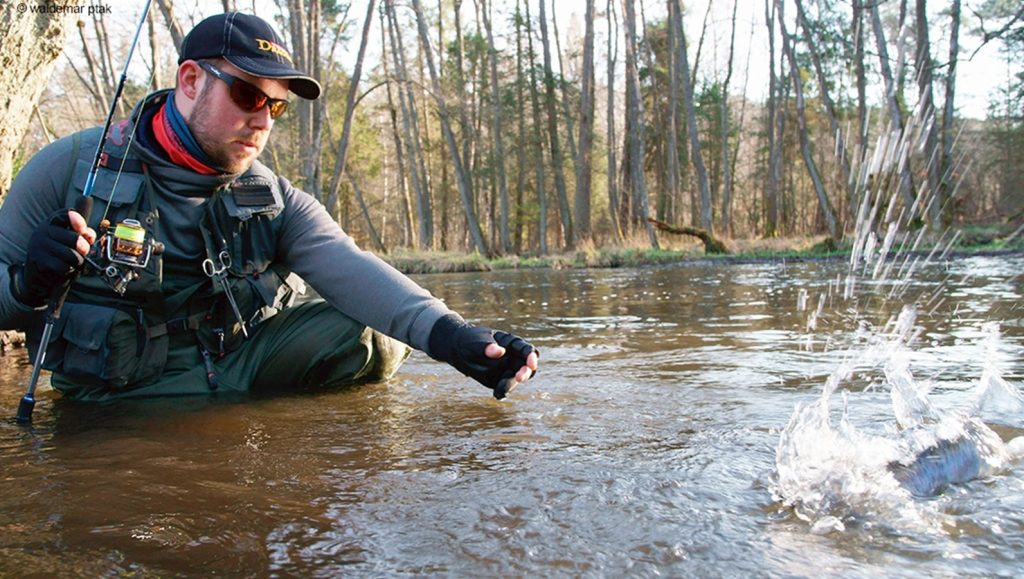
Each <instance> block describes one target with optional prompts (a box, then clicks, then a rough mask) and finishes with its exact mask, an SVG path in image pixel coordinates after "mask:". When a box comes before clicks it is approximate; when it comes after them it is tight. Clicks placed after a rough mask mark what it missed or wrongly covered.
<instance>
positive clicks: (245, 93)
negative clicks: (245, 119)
mask: <svg viewBox="0 0 1024 579" xmlns="http://www.w3.org/2000/svg"><path fill="white" fill-rule="evenodd" d="M231 100H233V101H235V104H236V105H238V106H239V107H240V108H241V109H242V110H243V111H246V112H249V113H254V112H256V111H258V110H260V109H262V108H263V107H264V106H265V105H266V104H267V95H265V94H263V93H262V92H261V91H260V89H258V88H256V87H254V86H252V85H251V84H249V83H247V82H245V81H244V80H236V81H235V82H234V83H232V84H231Z"/></svg>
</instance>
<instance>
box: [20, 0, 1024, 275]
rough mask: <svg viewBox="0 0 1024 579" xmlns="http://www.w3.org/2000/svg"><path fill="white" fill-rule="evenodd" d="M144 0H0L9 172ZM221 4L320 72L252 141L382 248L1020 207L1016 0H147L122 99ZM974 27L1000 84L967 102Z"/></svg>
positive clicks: (1023, 23)
mask: <svg viewBox="0 0 1024 579" xmlns="http://www.w3.org/2000/svg"><path fill="white" fill-rule="evenodd" d="M32 7H37V8H35V9H33V8H32ZM141 9H142V2H141V1H133V2H118V3H110V4H103V3H102V2H95V1H93V2H86V1H78V2H76V1H73V0H63V1H61V0H54V1H51V2H47V3H35V2H29V3H25V2H11V1H8V0H4V2H3V4H2V17H3V21H2V25H3V27H2V28H0V59H2V61H3V64H4V67H3V71H2V73H0V89H2V91H0V94H4V95H5V97H6V98H5V99H4V100H3V101H0V196H2V194H3V193H4V192H6V190H7V188H8V187H9V184H10V179H11V177H12V176H13V175H15V174H16V173H17V171H18V169H19V168H20V167H21V165H22V164H24V162H25V161H26V160H27V159H28V158H30V157H31V155H32V154H34V152H35V151H37V150H38V149H39V148H40V147H42V146H44V145H45V144H46V143H48V142H51V141H52V140H54V139H56V138H59V137H61V136H64V135H68V134H70V133H72V132H74V131H76V130H78V129H81V128H85V127H88V126H93V125H97V124H101V123H102V121H103V119H104V117H105V115H106V112H107V110H108V109H109V107H110V102H111V98H112V95H113V94H114V89H115V86H116V84H117V81H118V78H119V76H120V74H121V68H122V66H123V62H124V58H125V56H126V54H127V52H128V46H129V44H130V41H131V37H132V34H133V32H134V30H135V26H136V24H137V19H138V18H139V16H140V13H141ZM232 9H238V10H244V11H248V12H252V13H255V14H257V15H259V16H261V17H263V18H265V19H267V20H270V21H273V22H275V23H276V24H277V26H278V27H279V30H280V31H281V33H282V36H283V37H284V38H285V40H286V42H287V43H288V44H289V47H290V49H291V51H292V55H293V57H294V59H295V62H296V64H297V65H298V67H299V68H300V69H304V70H308V71H310V72H311V73H312V75H313V76H315V77H317V78H318V79H319V80H320V82H321V84H322V85H323V86H324V89H325V91H324V95H323V97H321V98H320V99H319V100H318V101H314V102H307V101H303V100H301V99H297V98H296V99H294V100H293V106H292V108H291V109H289V111H288V113H287V114H286V115H285V116H284V117H282V118H281V119H279V120H278V121H277V123H276V127H275V131H274V134H273V136H272V137H271V142H270V144H269V145H268V147H267V150H266V151H265V152H264V154H263V156H262V157H261V160H262V161H263V162H264V163H266V164H267V165H269V166H270V167H271V168H272V169H273V170H275V171H276V172H278V173H279V174H281V175H283V176H286V177H288V178H289V179H290V180H292V181H293V182H294V183H295V184H296V185H297V186H298V187H300V188H302V189H304V190H306V191H308V192H309V193H310V194H312V195H314V196H316V197H317V198H318V199H319V200H320V201H321V202H322V203H323V204H324V205H325V206H326V207H327V208H328V210H329V211H331V212H332V213H333V214H334V215H335V217H336V219H337V220H338V222H339V223H340V224H341V225H342V226H343V227H344V228H345V229H346V230H347V231H348V232H349V233H350V234H351V235H352V236H353V237H355V238H356V240H357V241H358V242H359V243H360V244H361V245H363V246H364V247H367V248H371V249H374V250H376V251H378V252H381V253H394V252H396V251H398V252H399V253H401V252H403V251H406V250H414V251H417V252H458V253H473V254H477V255H480V256H486V257H498V256H515V258H516V259H518V258H528V257H534V258H536V257H538V256H541V257H542V256H546V255H550V254H553V253H564V252H580V251H597V250H601V249H602V248H628V247H650V248H659V247H666V246H667V247H674V248H679V247H685V246H686V245H687V244H691V245H692V244H696V243H697V242H696V240H695V239H693V238H691V237H680V236H676V235H665V234H664V233H659V230H658V229H657V227H658V225H659V224H664V225H663V227H664V226H669V227H673V228H675V230H677V231H678V230H680V229H683V230H685V231H686V232H688V233H691V234H693V235H705V238H707V236H713V237H714V238H716V239H718V240H721V241H724V242H725V245H726V246H727V247H730V248H736V247H741V248H742V247H753V246H756V244H753V245H752V244H751V243H749V242H750V241H751V240H766V239H767V240H772V239H788V240H793V239H796V240H821V239H823V238H827V239H828V240H829V244H830V246H838V247H841V246H842V245H843V243H844V240H846V239H848V238H850V237H851V236H852V235H853V233H854V228H855V227H856V224H857V223H858V222H863V221H864V215H863V213H862V212H864V211H866V210H867V209H868V208H871V209H872V210H874V211H877V212H880V213H881V214H884V216H885V218H884V219H885V220H888V221H889V222H890V224H899V225H901V226H904V227H905V228H907V229H908V230H920V231H922V232H923V233H926V234H927V237H928V238H929V239H932V240H939V239H941V238H942V235H944V233H945V232H946V231H948V230H949V229H950V228H958V229H960V230H974V231H986V232H988V233H987V234H986V235H987V238H985V239H982V240H983V241H984V240H987V239H992V238H997V239H1003V240H1009V239H1012V238H1014V237H1018V238H1019V236H1020V232H1021V227H1022V225H1021V224H1022V223H1024V179H1022V177H1024V5H1022V4H1021V3H1019V2H1018V1H1015V0H976V1H966V0H965V1H961V0H946V1H941V2H940V1H937V0H930V1H929V0H878V1H870V0H845V1H840V2H835V1H831V0H732V1H723V2H709V3H706V2H694V3H691V2H682V1H680V0H580V1H578V2H555V3H552V2H548V0H502V1H500V2H491V1H487V0H436V1H434V2H429V1H428V0H403V1H401V2H394V1H392V0H380V1H377V0H370V1H368V2H364V3H355V2H354V3H351V4H346V3H343V2H337V1H334V0H321V1H319V2H318V1H317V0H312V1H311V0H274V1H270V0H261V1H253V2H241V1H239V2H234V1H231V0H224V1H223V2H210V1H207V2H197V1H196V0H187V1H182V0H154V2H153V9H152V10H151V11H150V15H149V19H148V24H147V25H146V26H145V27H144V28H143V38H141V39H140V40H139V45H138V48H137V54H136V57H135V59H134V62H133V63H132V65H131V68H130V74H129V77H128V83H127V86H126V88H125V91H124V97H123V99H122V100H121V101H120V102H119V103H118V108H117V113H116V115H115V116H116V117H118V118H124V117H126V116H127V114H128V113H129V111H130V109H131V107H132V106H133V105H134V103H136V102H138V101H139V100H140V99H141V98H143V97H144V96H145V94H147V93H148V92H149V91H151V90H154V89H156V88H163V87H168V86H171V85H173V80H174V71H175V69H176V61H177V47H178V46H179V45H180V42H181V38H182V36H183V33H184V32H187V31H188V30H189V29H190V28H191V27H192V26H193V25H194V24H195V23H197V22H198V21H199V20H201V19H202V18H203V17H205V16H208V15H210V14H213V13H216V12H219V11H222V10H232ZM980 51H986V52H987V53H988V54H992V53H993V52H994V53H995V54H996V55H997V56H996V58H995V60H996V62H997V66H995V67H990V69H989V70H990V71H991V72H990V73H989V77H987V78H984V80H987V81H989V84H990V86H991V87H992V89H991V90H990V91H989V92H988V94H985V95H978V94H977V90H978V87H977V86H971V85H969V86H967V88H966V91H965V92H966V93H967V94H968V95H970V97H969V98H966V99H965V98H963V97H960V100H958V92H957V91H958V86H959V85H958V84H957V80H958V77H959V76H961V75H962V74H963V73H959V71H960V70H962V69H968V70H969V69H970V67H971V66H972V64H975V62H974V61H973V58H974V57H975V56H976V55H977V54H978V53H979V52H980ZM971 78H974V79H978V77H977V76H976V75H975V76H974V77H971ZM974 82H975V83H977V82H978V81H977V80H975V81H974ZM961 90H963V89H961ZM979 102H980V103H981V104H980V105H979V104H978V103H979ZM965 103H966V105H965ZM876 222H877V223H879V224H881V225H884V222H883V219H882V218H881V217H879V218H878V219H877V220H876ZM972 228H973V229H972ZM881 233H882V228H881V227H880V234H881ZM982 237H985V235H983V236H982ZM967 238H968V239H969V238H970V236H967ZM961 239H964V238H961ZM744 240H746V241H747V242H748V243H747V244H746V245H744ZM790 244H791V245H794V244H795V245H799V242H791V243H790ZM706 247H710V246H706Z"/></svg>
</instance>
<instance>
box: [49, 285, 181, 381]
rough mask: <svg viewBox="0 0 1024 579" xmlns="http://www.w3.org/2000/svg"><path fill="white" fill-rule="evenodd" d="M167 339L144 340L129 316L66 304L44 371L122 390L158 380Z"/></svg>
mask: <svg viewBox="0 0 1024 579" xmlns="http://www.w3.org/2000/svg"><path fill="white" fill-rule="evenodd" d="M166 361H167V336H162V337H159V338H154V339H151V340H147V339H146V333H145V328H142V327H140V325H139V324H138V323H137V321H136V320H135V319H133V318H132V316H131V315H129V314H127V313H125V312H123V311H121V310H119V309H116V308H108V307H103V306H96V305H90V304H78V303H66V304H64V309H63V312H62V313H61V317H60V320H58V322H57V326H56V327H54V335H53V336H52V337H51V338H50V345H49V348H47V359H46V362H47V363H46V364H45V367H46V368H47V369H48V370H52V371H53V372H56V373H58V374H63V375H66V376H67V377H69V378H72V379H79V380H82V379H84V380H86V381H88V382H92V383H100V384H105V385H106V386H109V387H111V388H117V389H122V388H126V387H129V386H141V385H143V384H146V383H149V382H153V381H155V380H156V379H158V378H159V377H160V374H161V372H162V371H163V367H164V364H165V363H166Z"/></svg>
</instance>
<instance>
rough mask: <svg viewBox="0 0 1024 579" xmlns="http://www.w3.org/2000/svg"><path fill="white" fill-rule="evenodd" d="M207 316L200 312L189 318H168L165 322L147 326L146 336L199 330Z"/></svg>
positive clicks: (152, 336)
mask: <svg viewBox="0 0 1024 579" xmlns="http://www.w3.org/2000/svg"><path fill="white" fill-rule="evenodd" d="M205 318H206V313H205V312H201V313H198V314H192V315H191V316H189V317H187V318H175V319H173V320H168V321H167V322H165V323H163V324H157V325H155V326H150V327H148V328H146V337H147V338H149V339H153V338H159V337H160V336H165V335H168V334H170V335H174V334H181V333H183V332H186V331H190V330H191V331H193V332H195V331H197V330H199V327H200V325H201V324H202V322H203V320H204V319H205Z"/></svg>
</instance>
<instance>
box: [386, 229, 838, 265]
mask: <svg viewBox="0 0 1024 579" xmlns="http://www.w3.org/2000/svg"><path fill="white" fill-rule="evenodd" d="M824 240H825V236H817V237H810V238H807V237H801V238H789V239H736V240H724V242H725V245H726V247H727V248H728V249H729V252H730V253H731V254H733V255H741V256H748V257H768V256H775V255H792V254H806V253H812V252H815V248H816V246H819V245H820V244H821V243H822V242H823V241H824ZM658 245H659V248H658V249H652V248H651V247H650V243H649V241H648V240H647V238H646V236H643V235H640V236H636V237H634V238H631V239H629V240H626V241H624V242H622V243H621V244H618V245H615V246H603V247H598V246H596V245H595V244H594V243H587V244H584V245H583V246H581V247H578V248H576V249H575V250H574V251H568V252H561V253H551V254H548V255H544V256H539V255H531V254H526V255H518V256H517V255H512V256H502V257H497V258H495V259H487V258H486V257H484V256H482V255H480V254H478V253H472V254H465V253H457V252H421V251H412V250H399V251H395V252H393V253H390V254H388V255H382V256H381V257H382V258H383V259H384V260H385V261H387V262H388V263H390V264H391V265H393V266H394V267H395V268H396V269H398V270H399V271H402V272H404V273H454V272H472V271H492V270H499V269H534V268H552V269H567V268H585V267H596V268H605V267H629V266H640V265H654V264H662V263H673V262H678V261H684V260H690V259H704V258H705V257H707V256H706V254H705V253H704V244H703V243H701V241H700V240H698V239H696V238H692V237H688V236H684V235H664V234H661V235H659V237H658Z"/></svg>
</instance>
